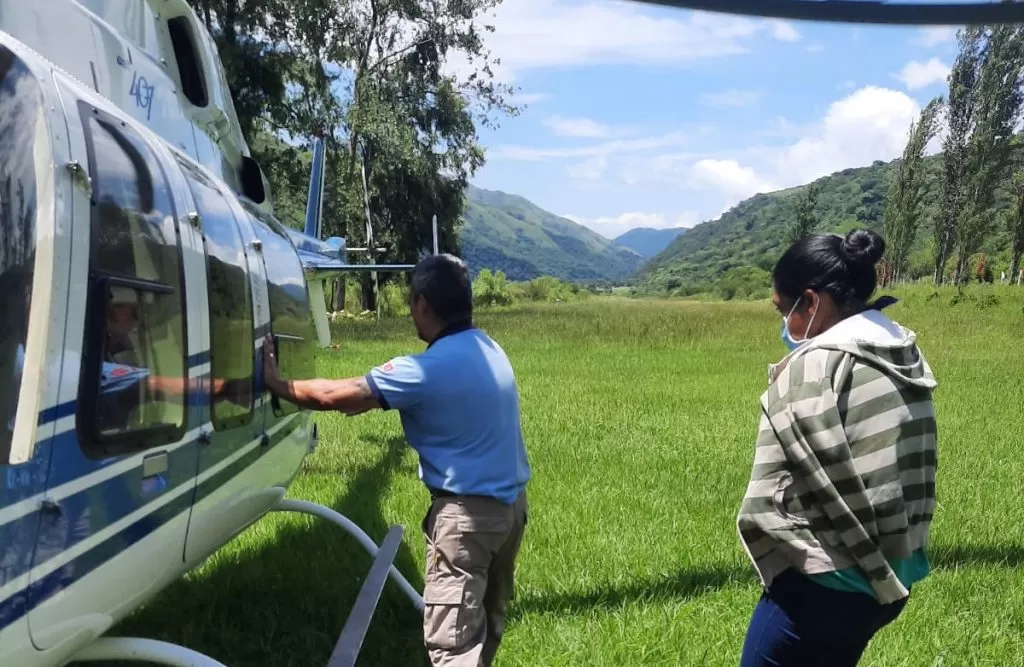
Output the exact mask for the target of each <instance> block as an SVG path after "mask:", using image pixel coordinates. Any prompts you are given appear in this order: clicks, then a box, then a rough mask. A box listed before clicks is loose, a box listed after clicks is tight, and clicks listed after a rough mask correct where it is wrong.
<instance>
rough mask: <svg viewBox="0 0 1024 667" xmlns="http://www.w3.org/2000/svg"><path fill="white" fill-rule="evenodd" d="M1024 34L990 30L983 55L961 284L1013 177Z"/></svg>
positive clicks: (960, 235) (960, 240)
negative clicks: (997, 202) (1004, 186)
mask: <svg viewBox="0 0 1024 667" xmlns="http://www.w3.org/2000/svg"><path fill="white" fill-rule="evenodd" d="M1022 77H1024V31H1022V29H1021V28H1020V27H1019V26H1015V25H1000V26H996V27H995V28H993V29H991V30H990V31H989V35H988V39H987V41H986V43H985V46H984V49H983V51H982V59H981V66H980V69H979V75H978V86H977V95H976V97H975V103H976V104H977V110H976V113H975V123H974V131H973V132H972V133H971V135H970V140H969V142H968V145H967V155H966V174H967V178H966V179H965V185H966V193H965V194H966V196H965V198H964V208H963V210H962V211H961V212H960V216H959V219H958V225H957V234H956V250H957V258H956V259H957V261H956V270H955V274H954V275H955V278H954V280H955V281H956V282H958V283H959V282H964V281H966V280H967V278H968V273H967V272H968V270H969V268H968V263H969V261H970V258H971V256H972V255H973V254H974V253H976V252H978V250H979V249H980V248H981V246H982V244H983V243H984V241H985V239H986V238H987V237H988V235H989V234H990V233H991V231H992V227H993V223H994V220H995V216H994V215H993V213H992V208H993V205H994V203H995V194H996V188H997V187H998V186H999V184H1000V183H1001V182H1003V181H1004V180H1005V178H1006V176H1007V175H1008V171H1009V167H1010V158H1011V142H1012V139H1013V129H1014V126H1015V125H1016V124H1017V120H1018V118H1019V116H1020V110H1021V105H1022V103H1024V94H1022V93H1024V91H1022V88H1021V82H1022Z"/></svg>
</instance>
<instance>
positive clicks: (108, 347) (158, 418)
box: [0, 0, 1021, 667]
mask: <svg viewBox="0 0 1024 667" xmlns="http://www.w3.org/2000/svg"><path fill="white" fill-rule="evenodd" d="M641 1H645V2H655V3H657V4H663V5H674V6H679V7H691V8H700V9H708V10H718V11H731V12H734V13H744V14H753V15H762V16H776V17H789V18H812V19H817V20H826V21H827V20H838V21H851V20H853V21H856V20H865V21H869V22H896V23H949V24H957V23H969V22H971V21H972V17H975V16H980V17H981V19H980V20H981V21H983V22H997V21H1011V20H1012V21H1020V20H1021V16H1020V8H1021V5H1019V4H1017V3H1009V4H1007V3H984V4H967V5H957V6H951V5H948V4H946V5H922V4H917V3H915V4H912V5H899V6H896V7H897V9H896V12H895V13H891V14H889V15H888V17H889V18H888V19H887V18H886V16H885V15H882V14H877V12H878V11H879V10H878V6H879V5H880V3H870V2H859V1H858V2H838V3H833V2H809V1H807V0H763V1H761V2H756V1H754V0H717V2H701V1H694V2H686V1H685V0H641ZM855 5H856V7H855ZM830 6H835V7H839V9H838V10H835V11H836V12H837V13H833V14H830V13H829V12H830V11H832V10H830ZM899 7H902V8H903V9H899ZM951 9H952V11H951ZM884 11H885V10H883V12H884ZM985 11H988V12H989V14H985V15H982V13H983V12H985ZM794 12H795V13H794ZM856 12H862V14H860V17H861V18H860V19H858V18H857V15H856ZM863 12H868V14H864V13H863ZM871 12H876V14H873V15H871V14H870V13H871ZM929 12H931V13H929ZM972 12H974V13H972ZM865 17H867V18H865ZM323 153H324V151H323V144H322V143H321V142H317V143H315V144H314V160H313V166H312V170H311V178H310V189H309V193H310V195H309V201H308V204H307V216H306V224H305V229H304V230H303V232H301V233H300V232H297V231H294V230H291V229H288V228H286V227H285V226H284V225H282V224H281V223H280V222H278V221H277V220H276V219H275V218H274V216H273V212H272V206H271V204H270V193H269V186H268V182H267V179H266V178H265V176H264V174H263V172H262V170H261V169H260V167H259V165H258V164H256V162H255V161H254V160H253V159H252V158H251V157H250V154H249V150H248V147H247V145H246V142H245V140H244V138H243V136H242V134H241V131H240V129H239V124H238V121H237V118H236V116H235V111H234V106H233V103H232V100H231V95H230V92H229V87H228V84H227V82H226V81H225V77H224V73H223V69H222V66H221V63H220V60H219V58H218V55H217V51H216V48H215V46H214V44H213V42H212V40H211V38H210V36H209V34H208V33H207V32H206V29H205V26H204V25H203V24H202V22H200V21H199V20H198V18H197V17H196V15H195V13H194V12H193V11H192V9H191V8H190V7H189V6H188V4H187V3H186V2H185V0H0V222H2V225H3V227H2V229H0V315H2V317H3V334H2V336H0V385H2V386H4V387H5V389H4V391H3V392H0V417H2V420H0V423H2V424H4V425H5V426H6V429H5V430H3V431H2V432H0V468H2V474H0V665H14V666H17V667H44V666H52V665H64V664H68V663H70V662H77V661H96V660H144V661H147V662H153V663H158V664H165V665H200V666H216V665H220V663H218V662H216V661H214V660H212V659H211V658H208V657H205V656H202V655H200V654H198V653H196V652H194V651H190V650H188V649H187V648H184V647H180V646H174V645H171V644H167V643H164V642H158V641H153V640H147V639H142V638H117V637H107V636H105V633H106V632H107V631H108V630H109V629H110V628H111V627H112V626H113V625H114V624H115V623H117V622H118V621H119V620H121V619H122V618H124V617H125V616H126V615H128V614H129V613H131V612H132V611H134V610H135V609H137V608H138V607H139V606H141V605H142V604H144V603H145V602H147V601H148V600H150V599H152V598H153V597H154V596H155V595H156V594H157V593H159V592H160V591H161V590H162V589H163V588H165V587H166V586H167V585H168V584H170V583H171V582H173V581H175V580H176V579H178V578H179V577H181V576H182V575H183V574H184V573H185V572H187V571H188V570H189V569H191V568H193V567H195V566H196V565H197V564H199V563H200V562H201V561H203V560H204V559H205V558H206V557H208V556H209V555H210V554H211V553H213V552H214V551H216V550H217V549H218V548H220V547H221V546H223V545H224V544H225V543H227V542H228V541H229V540H231V539H232V538H233V537H234V536H235V535H237V534H238V533H239V532H240V531H242V530H244V529H245V528H246V527H248V526H249V525H251V524H252V523H253V522H255V521H257V520H258V519H259V518H260V517H262V516H264V515H265V514H266V513H267V512H269V511H299V512H307V513H311V514H314V515H317V516H320V517H322V518H324V519H326V520H329V521H332V522H334V523H336V524H337V525H339V526H341V527H342V528H344V529H345V530H347V531H349V532H350V533H352V534H353V535H354V536H356V537H357V539H359V540H360V542H361V543H362V544H363V545H364V546H365V547H366V548H367V549H368V550H369V551H370V552H371V553H374V554H376V559H375V560H374V564H373V566H372V567H371V570H370V573H369V575H368V576H367V578H366V581H365V582H364V586H363V590H362V591H361V592H360V596H359V598H357V601H356V609H355V611H353V614H352V615H350V617H349V622H347V623H346V626H345V628H344V629H343V631H342V635H341V637H340V638H339V643H338V648H337V649H336V651H335V654H333V655H332V658H331V663H330V664H331V665H332V666H333V665H351V664H354V661H355V657H356V654H357V653H358V649H359V645H360V643H361V641H362V636H363V633H364V632H365V629H366V624H367V623H368V622H369V621H368V619H369V615H370V614H372V611H373V607H374V606H375V604H376V599H377V596H379V594H380V588H381V587H382V586H383V585H384V581H385V580H386V578H387V577H388V576H390V578H391V579H392V580H394V581H395V582H396V583H397V584H398V585H399V586H400V587H401V588H402V589H403V590H404V591H405V592H406V594H407V595H408V597H409V598H410V600H411V601H412V603H413V604H415V605H416V606H417V607H422V604H423V601H422V598H421V597H420V596H419V594H418V593H417V592H416V591H415V590H414V589H413V587H412V586H410V585H409V583H408V582H407V581H406V580H405V579H404V578H402V576H401V575H400V574H399V573H398V572H397V570H395V569H394V567H393V566H391V560H392V559H393V557H394V551H395V550H396V549H397V545H398V541H399V540H400V538H401V529H400V528H399V527H394V528H392V531H391V532H389V534H388V536H387V538H386V539H385V540H384V543H383V544H382V545H381V546H380V547H378V546H377V545H376V544H374V543H373V541H372V540H371V539H370V538H369V537H368V536H366V534H365V533H363V532H362V531H361V530H360V529H359V528H358V527H357V526H355V525H354V524H352V523H351V522H350V521H348V520H347V519H346V518H345V517H343V516H341V515H339V514H337V513H336V512H333V511H332V510H330V509H329V508H326V507H322V506H318V505H314V504H312V503H306V502H303V501H299V500H290V499H284V495H285V492H286V490H287V488H288V486H289V484H290V482H291V480H292V479H293V478H294V477H295V475H296V474H297V473H298V471H299V469H300V466H301V463H302V461H303V459H304V457H305V456H306V455H307V454H308V453H309V452H310V451H311V450H312V448H313V447H314V446H315V442H316V425H315V424H314V423H313V420H312V418H311V415H310V413H309V412H306V411H302V410H299V409H298V408H297V406H294V405H290V404H287V403H285V402H279V401H277V400H268V398H269V397H268V395H267V394H266V393H265V392H264V391H263V386H262V379H261V378H260V371H261V369H262V358H261V347H262V341H263V337H264V335H265V334H266V333H271V334H273V335H274V336H275V337H276V338H277V340H278V349H279V351H280V365H281V368H282V372H283V373H284V374H286V375H290V376H291V377H294V378H303V377H309V376H310V375H311V374H312V372H313V360H314V356H313V355H314V349H315V346H316V345H320V346H325V345H327V344H328V343H329V340H330V336H329V328H328V321H327V313H326V307H325V300H324V282H325V281H326V280H329V279H333V278H334V277H335V276H337V275H339V274H341V273H343V272H346V271H366V270H371V271H405V270H408V269H410V268H412V267H411V266H409V265H401V264H391V265H387V264H350V263H348V261H347V252H348V251H347V249H346V247H345V242H344V239H341V238H330V239H327V240H322V239H321V238H320V237H321V234H320V229H321V210H322V195H323V178H324V176H323V158H324V154H323ZM368 224H369V222H368ZM367 232H368V233H367V236H368V239H369V242H368V243H367V245H368V249H369V250H371V251H375V250H376V248H374V244H373V239H372V229H371V228H370V227H369V226H368V230H367ZM352 250H355V249H352ZM433 251H434V252H435V253H436V252H437V232H436V220H435V228H434V249H433ZM111 253H114V254H113V255H112V254H111ZM239 341H245V344H242V345H240V344H239ZM356 612H358V614H357V613H356ZM221 667H223V666H221Z"/></svg>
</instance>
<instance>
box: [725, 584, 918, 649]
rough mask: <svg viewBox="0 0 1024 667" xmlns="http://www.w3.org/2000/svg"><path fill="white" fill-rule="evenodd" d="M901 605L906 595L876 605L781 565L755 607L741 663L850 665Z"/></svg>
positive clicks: (866, 597)
mask: <svg viewBox="0 0 1024 667" xmlns="http://www.w3.org/2000/svg"><path fill="white" fill-rule="evenodd" d="M906 604H907V598H904V599H902V600H900V601H899V602H894V603H892V604H887V605H883V604H879V602H878V601H877V600H875V599H874V598H873V597H871V596H869V595H865V594H864V593H853V592H846V591H837V590H834V589H831V588H826V587H825V586H822V585H821V584H816V583H814V582H813V581H811V580H810V579H808V578H807V577H806V576H804V575H803V574H801V573H800V572H797V571H796V570H793V569H789V570H786V571H785V572H783V573H782V574H780V575H779V576H777V577H776V578H775V579H774V580H772V584H771V586H769V587H768V591H767V592H765V593H763V594H762V595H761V599H760V601H758V603H757V606H756V607H755V608H754V614H753V616H752V617H751V619H750V627H748V628H747V637H746V640H745V641H744V642H743V656H742V657H741V658H740V667H768V666H769V665H771V666H772V667H797V666H799V667H805V666H806V667H813V666H815V665H821V666H822V667H824V666H826V665H828V666H829V667H853V666H854V665H856V664H857V661H858V660H860V656H861V654H862V653H864V649H865V648H867V645H868V642H869V641H870V640H871V637H873V636H874V634H875V633H876V632H878V631H879V630H881V629H882V628H883V627H885V626H886V625H888V624H889V623H891V622H892V621H893V620H895V618H896V617H897V616H899V614H900V612H901V611H903V607H904V606H906Z"/></svg>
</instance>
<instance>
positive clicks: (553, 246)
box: [459, 185, 645, 282]
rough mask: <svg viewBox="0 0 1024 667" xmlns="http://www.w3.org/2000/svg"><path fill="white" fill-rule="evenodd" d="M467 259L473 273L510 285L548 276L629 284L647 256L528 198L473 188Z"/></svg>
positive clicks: (463, 231)
mask: <svg viewBox="0 0 1024 667" xmlns="http://www.w3.org/2000/svg"><path fill="white" fill-rule="evenodd" d="M466 197H467V200H468V201H467V205H466V210H465V212H464V213H463V219H464V224H463V225H462V226H461V227H460V228H459V242H460V245H461V246H462V257H463V258H464V259H465V260H466V262H467V263H468V264H469V266H470V268H471V270H472V271H473V274H474V275H475V274H477V273H479V271H480V270H481V269H484V268H487V269H491V270H492V271H503V272H504V273H505V275H506V276H507V277H508V279H509V280H517V281H518V280H530V279H532V278H536V277H538V276H542V275H549V276H554V277H556V278H560V279H562V280H568V281H574V282H624V281H626V280H627V279H628V278H630V276H632V275H634V274H635V273H636V271H637V270H638V269H639V268H640V267H641V265H643V263H644V260H645V257H644V256H643V255H641V254H640V253H639V252H637V251H636V250H633V249H631V248H629V247H625V246H621V245H616V243H615V242H614V241H613V240H611V239H608V238H605V237H604V236H601V235H600V234H598V233H597V232H595V231H592V230H590V229H588V228H587V227H584V226H583V225H580V224H577V223H575V222H573V221H572V220H569V219H568V218H563V217H560V216H557V215H555V214H554V213H550V212H548V211H545V210H544V209H542V208H540V207H539V206H537V205H536V204H533V203H531V202H529V201H527V200H526V199H524V198H523V197H520V196H517V195H511V194H506V193H504V192H498V191H494V190H483V189H480V188H477V187H475V186H472V185H470V186H469V188H468V190H467V192H466Z"/></svg>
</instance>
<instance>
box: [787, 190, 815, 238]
mask: <svg viewBox="0 0 1024 667" xmlns="http://www.w3.org/2000/svg"><path fill="white" fill-rule="evenodd" d="M817 204H818V184H817V183H811V184H810V185H808V186H807V188H806V189H805V190H804V193H803V195H802V196H801V197H800V198H799V199H798V200H797V203H796V210H795V211H794V214H793V224H792V225H791V226H790V228H789V234H788V236H787V238H786V242H787V244H793V243H796V242H797V241H799V240H800V239H802V238H803V237H805V236H807V235H808V234H810V233H811V232H813V231H814V230H815V228H816V227H817V226H818V220H817V218H816V217H815V215H814V207H815V206H816V205H817Z"/></svg>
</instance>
